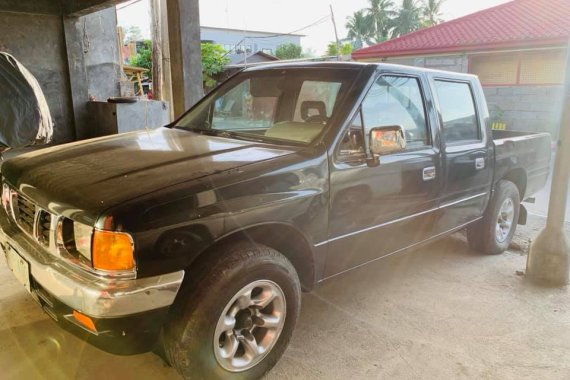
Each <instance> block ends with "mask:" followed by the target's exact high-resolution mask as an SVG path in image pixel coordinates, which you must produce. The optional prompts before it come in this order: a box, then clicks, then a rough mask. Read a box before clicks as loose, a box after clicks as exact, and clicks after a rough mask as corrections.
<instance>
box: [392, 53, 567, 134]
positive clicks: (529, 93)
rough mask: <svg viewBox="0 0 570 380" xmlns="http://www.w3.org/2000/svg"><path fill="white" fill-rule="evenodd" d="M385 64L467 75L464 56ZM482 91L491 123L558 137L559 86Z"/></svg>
mask: <svg viewBox="0 0 570 380" xmlns="http://www.w3.org/2000/svg"><path fill="white" fill-rule="evenodd" d="M385 62H386V63H395V64H401V65H409V66H418V67H426V68H430V69H438V70H447V71H455V72H462V73H467V72H468V71H469V58H468V56H467V55H465V54H458V55H449V56H432V57H429V56H426V57H412V58H408V57H403V58H399V57H394V58H387V59H386V60H385ZM483 89H484V91H485V96H486V98H487V104H488V106H489V112H490V114H491V120H492V121H496V122H502V123H505V124H506V127H507V129H508V130H515V131H526V132H549V133H551V134H552V135H553V136H557V135H558V125H559V120H560V111H561V107H562V95H563V88H562V86H500V87H488V86H485V87H484V88H483Z"/></svg>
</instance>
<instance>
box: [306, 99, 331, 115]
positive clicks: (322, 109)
mask: <svg viewBox="0 0 570 380" xmlns="http://www.w3.org/2000/svg"><path fill="white" fill-rule="evenodd" d="M311 110H317V113H318V115H314V114H313V115H309V111H311ZM309 116H320V117H322V118H323V119H326V117H327V107H326V105H325V102H323V101H320V100H319V101H316V100H307V101H304V102H303V103H301V118H302V119H303V120H307V119H308V118H309Z"/></svg>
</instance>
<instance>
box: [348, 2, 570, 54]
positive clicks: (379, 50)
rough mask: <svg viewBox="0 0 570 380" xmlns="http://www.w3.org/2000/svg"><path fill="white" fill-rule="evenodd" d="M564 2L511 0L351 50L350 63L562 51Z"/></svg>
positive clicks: (567, 20) (569, 11) (568, 29)
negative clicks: (510, 51)
mask: <svg viewBox="0 0 570 380" xmlns="http://www.w3.org/2000/svg"><path fill="white" fill-rule="evenodd" d="M569 37H570V0H514V1H511V2H509V3H505V4H502V5H499V6H496V7H493V8H489V9H485V10H483V11H480V12H476V13H473V14H470V15H467V16H464V17H461V18H458V19H455V20H451V21H448V22H445V23H442V24H439V25H436V26H433V27H431V28H426V29H422V30H419V31H417V32H413V33H410V34H406V35H404V36H401V37H399V38H396V39H393V40H390V41H387V42H384V43H381V44H377V45H374V46H369V47H367V48H363V49H359V50H356V51H354V52H353V53H352V57H353V58H354V59H356V60H358V59H365V58H382V57H394V56H405V55H424V54H436V53H452V52H464V51H481V50H497V49H512V48H529V47H543V46H554V45H565V44H566V43H567V41H568V38H569Z"/></svg>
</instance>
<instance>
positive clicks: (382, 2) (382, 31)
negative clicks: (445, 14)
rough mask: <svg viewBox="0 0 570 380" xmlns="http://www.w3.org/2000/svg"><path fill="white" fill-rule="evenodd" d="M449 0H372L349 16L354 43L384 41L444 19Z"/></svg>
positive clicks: (368, 43) (355, 44) (349, 25)
mask: <svg viewBox="0 0 570 380" xmlns="http://www.w3.org/2000/svg"><path fill="white" fill-rule="evenodd" d="M444 1H445V0H399V6H396V4H395V1H394V0H368V7H367V8H364V9H361V10H359V11H356V12H354V14H353V15H352V16H350V17H348V19H347V22H346V29H347V31H348V38H350V39H351V40H352V41H353V46H354V47H356V48H360V47H362V46H364V44H366V45H372V44H375V43H381V42H384V41H387V40H389V39H391V38H396V37H399V36H402V35H404V34H408V33H411V32H414V31H416V30H419V29H421V28H425V27H430V26H433V25H436V24H439V23H441V22H443V19H442V18H441V16H442V13H441V6H442V4H443V2H444Z"/></svg>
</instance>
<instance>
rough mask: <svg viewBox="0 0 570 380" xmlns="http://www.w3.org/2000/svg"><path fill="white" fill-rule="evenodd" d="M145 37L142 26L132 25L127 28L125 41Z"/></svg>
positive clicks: (138, 39)
mask: <svg viewBox="0 0 570 380" xmlns="http://www.w3.org/2000/svg"><path fill="white" fill-rule="evenodd" d="M142 39H143V37H142V32H141V28H139V27H138V26H136V25H131V26H128V27H127V28H125V42H136V41H141V40H142Z"/></svg>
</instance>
